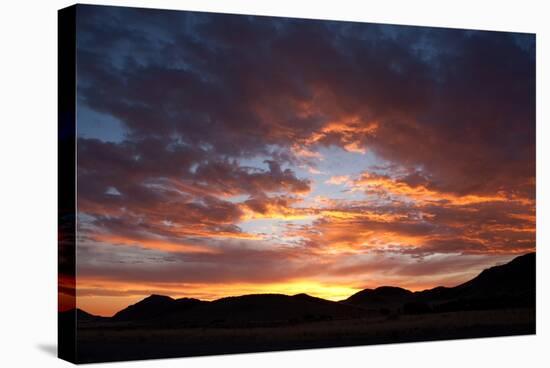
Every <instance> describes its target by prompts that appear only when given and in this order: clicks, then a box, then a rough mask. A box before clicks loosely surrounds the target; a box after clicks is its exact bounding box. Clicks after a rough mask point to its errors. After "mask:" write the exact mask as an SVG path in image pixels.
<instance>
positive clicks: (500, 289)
mask: <svg viewBox="0 0 550 368" xmlns="http://www.w3.org/2000/svg"><path fill="white" fill-rule="evenodd" d="M535 261H536V254H535V253H529V254H525V255H522V256H519V257H516V258H514V259H513V260H512V261H510V262H508V263H507V264H504V265H500V266H494V267H491V268H488V269H486V270H484V271H482V272H481V273H480V274H479V275H478V276H476V277H475V278H473V279H472V280H470V281H467V282H465V283H463V284H461V285H458V286H455V287H451V288H448V287H442V286H440V287H436V288H433V289H429V290H424V291H419V292H414V293H413V292H410V291H408V290H405V289H401V288H394V287H381V288H377V289H374V290H372V289H365V290H362V291H360V292H358V293H356V294H354V295H352V296H351V297H349V298H348V299H346V300H343V301H342V303H344V304H349V305H355V306H360V307H363V308H367V309H377V308H378V309H382V308H385V309H391V310H399V311H403V312H405V313H427V312H432V311H456V310H471V309H500V308H514V307H532V306H534V305H535V279H536V273H535V263H536V262H535Z"/></svg>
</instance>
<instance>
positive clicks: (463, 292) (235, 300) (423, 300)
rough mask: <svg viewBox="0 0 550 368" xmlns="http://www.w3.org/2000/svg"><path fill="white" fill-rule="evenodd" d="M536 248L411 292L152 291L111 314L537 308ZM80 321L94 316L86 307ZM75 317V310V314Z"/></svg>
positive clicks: (223, 322)
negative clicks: (211, 296) (201, 294)
mask: <svg viewBox="0 0 550 368" xmlns="http://www.w3.org/2000/svg"><path fill="white" fill-rule="evenodd" d="M535 257H536V256H535V253H530V254H526V255H523V256H519V257H517V258H515V259H513V260H512V261H510V262H509V263H506V264H504V265H500V266H495V267H491V268H488V269H486V270H484V271H482V272H481V273H480V274H479V275H478V276H476V277H475V278H473V279H471V280H470V281H467V282H465V283H463V284H461V285H458V286H455V287H451V288H448V287H442V286H440V287H436V288H433V289H429V290H424V291H419V292H412V291H409V290H406V289H403V288H399V287H393V286H381V287H378V288H376V289H365V290H362V291H359V292H358V293H356V294H353V295H352V296H350V297H349V298H347V299H346V300H343V301H340V302H334V301H330V300H325V299H322V298H317V297H313V296H310V295H307V294H303V293H302V294H297V295H292V296H289V295H284V294H251V295H242V296H231V297H225V298H221V299H217V300H214V301H201V300H199V299H192V298H182V299H173V298H171V297H169V296H164V295H151V296H149V297H147V298H145V299H143V300H141V301H139V302H137V303H135V304H133V305H130V306H128V307H126V308H124V309H123V310H121V311H119V312H117V313H116V314H115V315H114V316H113V317H111V318H105V320H110V321H113V322H125V323H142V324H143V323H145V324H155V325H170V326H174V325H179V326H234V327H235V326H239V327H248V326H270V325H280V324H289V323H290V324H292V323H300V322H312V321H321V320H335V319H353V318H359V317H362V316H366V315H371V314H372V313H382V314H387V313H428V312H444V311H458V310H471V309H502V308H516V307H534V305H535V263H536V262H535V261H536V258H535ZM77 315H78V316H77V318H78V320H79V321H80V320H82V321H87V320H91V319H92V320H93V319H94V318H102V317H97V316H93V315H91V314H89V313H86V312H84V311H80V310H79V311H78V312H77ZM73 316H74V314H73Z"/></svg>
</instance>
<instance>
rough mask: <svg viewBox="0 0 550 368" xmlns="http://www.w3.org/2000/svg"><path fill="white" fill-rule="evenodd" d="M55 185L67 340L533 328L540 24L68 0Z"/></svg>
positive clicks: (91, 356) (161, 341)
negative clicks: (487, 27) (426, 21)
mask: <svg viewBox="0 0 550 368" xmlns="http://www.w3.org/2000/svg"><path fill="white" fill-rule="evenodd" d="M58 188H59V294H58V296H59V315H58V319H59V356H60V357H61V358H63V359H66V360H69V361H72V362H76V363H90V362H104V361H115V360H132V359H148V358H166V357H182V356H196V355H212V354H226V353H244V352H260V351H273V350H288V349H304V348H324V347H337V346H351V345H366V344H381V343H398V342H411V341H429V340H440V339H458V338H478V337H491V336H504V335H523V334H534V333H535V263H536V262H535V248H536V246H535V35H534V34H525V33H512V32H494V31H479V30H463V29H447V28H431V27H419V26H402V25H386V24H371V23H359V22H343V21H330V20H312V19H293V18H281V17H266V16H247V15H231V14H215V13H202V12H189V11H172V10H155V9H138V8H125V7H109V6H92V5H76V6H72V7H69V8H66V9H63V10H60V12H59V187H58ZM480 343H481V342H480Z"/></svg>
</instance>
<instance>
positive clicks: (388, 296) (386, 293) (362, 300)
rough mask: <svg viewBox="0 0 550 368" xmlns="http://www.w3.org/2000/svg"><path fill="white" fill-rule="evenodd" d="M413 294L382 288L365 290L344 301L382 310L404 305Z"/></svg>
mask: <svg viewBox="0 0 550 368" xmlns="http://www.w3.org/2000/svg"><path fill="white" fill-rule="evenodd" d="M412 294H413V293H412V292H411V291H409V290H406V289H402V288H399V287H393V286H381V287H378V288H376V289H365V290H361V291H359V292H358V293H355V294H353V295H352V296H350V297H349V298H347V299H346V300H344V301H343V303H344V304H350V305H356V306H362V307H369V308H380V307H388V306H393V305H395V304H402V303H403V302H404V301H406V300H408V298H410V297H411V295H412Z"/></svg>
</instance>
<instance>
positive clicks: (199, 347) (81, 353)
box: [77, 308, 535, 363]
mask: <svg viewBox="0 0 550 368" xmlns="http://www.w3.org/2000/svg"><path fill="white" fill-rule="evenodd" d="M533 333H535V310H534V309H531V308H522V309H512V310H488V311H461V312H448V313H434V314H424V315H390V316H384V317H382V316H380V317H373V318H361V319H353V320H341V321H317V322H310V323H301V324H297V325H293V326H281V327H252V328H223V327H210V328H201V327H187V328H169V327H167V328H151V327H130V326H127V327H122V326H105V325H103V326H101V325H99V326H94V324H86V325H82V326H80V327H79V329H78V345H77V346H78V348H77V356H78V361H79V362H80V363H91V362H101V361H113V360H132V359H150V358H168V357H182V356H196V355H210V354H231V353H244V352H259V351H275V350H290V349H309V348H322V347H338V346H352V345H367V344H384V343H398V342H412V341H430V340H441V339H461V338H474V337H493V336H505V335H524V334H533Z"/></svg>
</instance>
